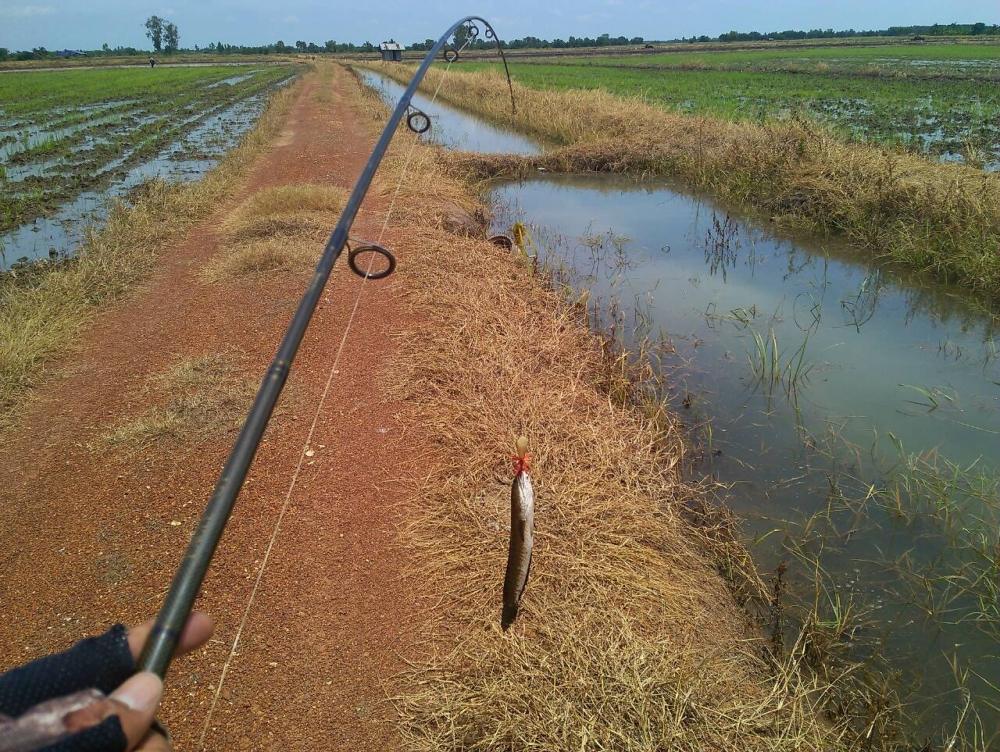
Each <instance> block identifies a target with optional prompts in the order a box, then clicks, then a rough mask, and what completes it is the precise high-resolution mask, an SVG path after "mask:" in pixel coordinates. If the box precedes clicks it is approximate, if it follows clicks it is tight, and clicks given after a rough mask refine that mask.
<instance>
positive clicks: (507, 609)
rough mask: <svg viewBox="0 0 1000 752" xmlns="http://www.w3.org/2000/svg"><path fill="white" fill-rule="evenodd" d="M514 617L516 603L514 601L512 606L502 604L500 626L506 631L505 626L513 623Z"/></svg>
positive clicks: (515, 616)
mask: <svg viewBox="0 0 1000 752" xmlns="http://www.w3.org/2000/svg"><path fill="white" fill-rule="evenodd" d="M516 618H517V604H516V603H515V604H514V605H513V606H504V607H503V613H502V614H501V615H500V628H501V629H503V631H504V632H506V631H507V628H508V627H509V626H510V625H511V624H513V623H514V619H516Z"/></svg>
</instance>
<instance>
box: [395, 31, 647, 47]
mask: <svg viewBox="0 0 1000 752" xmlns="http://www.w3.org/2000/svg"><path fill="white" fill-rule="evenodd" d="M464 31H465V28H464V27H460V28H459V31H458V33H457V34H455V44H457V45H459V46H461V45H462V44H464V43H465V41H466V40H465V34H464ZM436 41H437V40H436V39H425V40H424V41H423V42H414V43H413V44H411V45H408V46H407V48H406V49H408V50H429V49H430V48H431V47H433V46H434V43H435V42H436ZM645 41H646V40H644V39H643V38H642V37H613V36H611V35H610V34H601V35H600V36H599V37H570V38H569V39H558V38H557V39H553V40H552V41H551V42H550V41H549V40H548V39H539V38H538V37H532V36H527V37H522V38H521V39H510V40H507V39H505V40H504V42H503V46H504V47H505V48H507V49H511V50H521V49H532V50H535V49H550V48H551V49H566V48H570V47H622V46H625V45H629V44H643V43H644V42H645ZM493 45H494V43H493V42H492V41H488V40H486V39H483V38H482V37H479V38H478V39H476V40H475V41H474V42H472V43H470V44H469V47H470V48H472V49H475V50H483V49H489V48H490V47H493Z"/></svg>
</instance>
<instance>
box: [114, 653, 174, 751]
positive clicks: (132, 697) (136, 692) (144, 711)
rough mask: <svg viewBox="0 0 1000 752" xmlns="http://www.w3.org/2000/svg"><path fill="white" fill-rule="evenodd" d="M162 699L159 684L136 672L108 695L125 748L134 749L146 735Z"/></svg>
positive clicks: (152, 677) (147, 674)
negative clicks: (121, 732)
mask: <svg viewBox="0 0 1000 752" xmlns="http://www.w3.org/2000/svg"><path fill="white" fill-rule="evenodd" d="M162 696H163V681H162V680H161V679H160V677H158V676H157V675H156V674H154V673H151V672H149V671H140V672H139V673H138V674H136V675H135V676H133V677H132V678H131V679H129V680H128V681H127V682H125V683H124V684H122V685H121V686H120V687H119V688H118V689H116V690H115V691H114V692H112V693H111V697H110V699H111V701H112V702H113V703H115V705H116V706H117V707H116V709H115V715H117V716H118V720H119V721H120V722H121V725H122V731H124V732H125V738H126V739H128V749H135V748H136V747H138V746H139V743H140V742H141V741H142V740H143V739H144V738H145V737H146V735H147V734H148V733H149V727H150V726H151V725H152V723H153V718H155V717H156V710H157V708H158V707H159V706H160V697H162ZM168 749H169V747H168Z"/></svg>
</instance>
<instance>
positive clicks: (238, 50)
mask: <svg viewBox="0 0 1000 752" xmlns="http://www.w3.org/2000/svg"><path fill="white" fill-rule="evenodd" d="M145 28H146V36H148V37H149V39H150V41H151V42H152V43H153V49H154V50H155V51H157V52H160V51H162V52H180V51H183V52H205V53H212V54H216V55H219V54H222V55H228V54H233V55H248V54H249V55H269V54H288V53H303V52H304V53H314V54H315V53H322V52H362V53H363V52H374V51H375V50H377V49H378V47H377V45H374V44H372V43H371V42H364V43H362V44H354V43H353V42H336V41H334V40H332V39H330V40H327V41H326V42H324V43H323V44H316V43H315V42H305V41H302V40H299V41H296V42H295V43H294V44H285V42H283V41H282V40H280V39H279V40H278V41H277V42H274V43H273V44H263V45H246V44H226V43H225V42H212V43H211V44H209V45H208V46H207V47H199V46H198V45H195V46H194V47H193V48H192V49H189V50H181V49H180V35H179V33H178V30H177V26H176V25H174V24H173V23H171V22H170V21H167V20H166V19H163V18H159V17H157V16H150V17H149V18H148V19H147V20H146V23H145ZM463 32H464V28H463V29H461V30H460V32H459V34H458V35H457V39H456V42H457V43H458V44H462V43H464V41H465V37H464V35H463ZM983 35H1000V24H992V25H990V24H986V23H982V22H979V23H972V24H956V23H951V24H934V25H932V26H890V27H889V28H888V29H877V30H870V31H855V30H854V29H847V30H842V31H834V30H833V29H810V30H809V31H795V30H787V31H772V32H759V31H748V32H741V31H729V32H726V33H725V34H720V35H719V36H717V37H709V36H705V35H702V36H698V37H690V38H684V37H682V38H681V39H679V40H676V39H675V40H669V41H675V42H676V41H680V42H758V41H766V40H793V39H843V38H849V37H924V38H932V37H951V36H983ZM434 42H435V40H434V39H426V40H424V41H423V42H414V43H413V44H410V45H408V46H407V47H406V49H408V50H415V51H420V50H429V49H430V48H431V47H433V46H434ZM645 42H646V40H644V39H643V38H642V37H624V36H619V37H613V36H611V35H610V34H601V35H600V36H598V37H574V36H571V37H569V38H568V39H553V40H551V41H549V40H547V39H540V38H538V37H533V36H527V37H523V38H521V39H511V40H507V41H504V46H505V47H507V48H509V49H514V50H517V49H566V48H573V47H612V46H626V45H638V44H644V43H645ZM469 46H470V47H472V48H473V49H488V48H489V47H492V46H493V45H492V42H489V41H487V40H486V39H484V38H483V37H480V38H478V39H476V40H475V41H473V42H472V43H470V45H469ZM148 54H149V51H148V50H140V49H136V48H135V47H110V46H108V44H107V43H105V44H104V45H102V47H101V49H99V50H87V51H81V50H47V49H45V48H44V47H35V48H34V49H32V50H21V51H16V52H14V51H11V50H8V49H7V48H5V47H0V61H3V60H40V59H44V58H51V57H65V56H67V55H74V56H75V55H87V56H91V57H102V56H111V55H148Z"/></svg>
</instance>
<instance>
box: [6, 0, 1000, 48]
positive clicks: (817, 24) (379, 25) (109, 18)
mask: <svg viewBox="0 0 1000 752" xmlns="http://www.w3.org/2000/svg"><path fill="white" fill-rule="evenodd" d="M472 13H475V14H478V15H481V16H484V17H485V18H487V19H489V20H490V21H491V22H492V23H493V25H494V27H495V28H496V29H497V32H498V34H499V35H500V37H501V38H515V37H523V36H527V35H532V36H536V37H542V38H544V39H551V38H554V37H562V38H563V39H565V38H567V37H569V36H578V37H583V36H587V37H596V36H598V35H600V34H603V33H605V32H607V33H609V34H611V36H620V35H624V36H627V37H634V36H641V37H643V38H645V39H675V38H679V37H690V36H695V35H701V34H707V35H709V36H718V35H719V34H721V33H722V32H725V31H730V30H733V29H735V30H737V31H776V30H782V29H809V28H831V27H832V28H834V29H847V28H855V29H871V28H885V27H887V26H906V25H911V24H933V23H950V22H953V21H955V22H960V23H972V22H975V21H985V22H986V23H991V24H992V23H1000V0H943V1H942V0H701V1H700V2H699V1H697V0H681V1H680V2H669V1H666V0H661V1H660V2H656V1H655V0H638V1H637V2H629V1H628V0H543V1H542V2H539V1H538V0H471V2H468V3H455V2H445V1H444V0H412V1H411V2H385V1H384V0H356V1H355V2H344V1H343V0H27V1H23V0H0V47H6V48H8V49H15V50H20V49H31V48H33V47H39V46H42V47H46V48H48V49H50V50H54V49H63V48H69V49H78V48H80V49H95V48H99V47H100V46H101V44H103V43H105V42H107V43H108V44H109V45H110V46H112V47H116V46H119V45H121V46H132V47H140V48H142V47H148V46H149V40H147V39H146V37H145V31H144V29H143V22H144V21H145V19H146V18H147V17H148V16H150V15H154V14H155V15H158V16H161V17H164V18H167V19H169V20H171V21H173V22H174V23H175V24H177V27H178V29H179V30H180V38H181V39H180V41H181V46H182V47H191V46H193V45H195V44H197V45H199V46H205V45H207V44H208V43H209V42H216V41H222V42H226V43H229V44H263V43H268V42H274V41H277V40H278V39H280V40H282V41H283V42H285V43H286V44H293V43H294V42H296V41H297V40H300V39H301V40H303V41H306V42H316V43H318V44H322V43H323V42H325V41H326V40H328V39H333V40H336V41H338V42H358V43H360V42H364V41H371V42H374V43H377V42H380V41H382V40H383V39H388V38H390V37H392V38H394V39H396V40H399V41H402V42H405V43H410V42H414V41H423V40H424V39H427V38H429V37H434V38H436V37H438V36H439V35H440V34H441V32H442V31H443V30H444V29H445V28H447V27H448V25H450V23H451V22H452V21H455V20H457V19H458V18H460V17H461V16H463V15H469V14H472Z"/></svg>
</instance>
